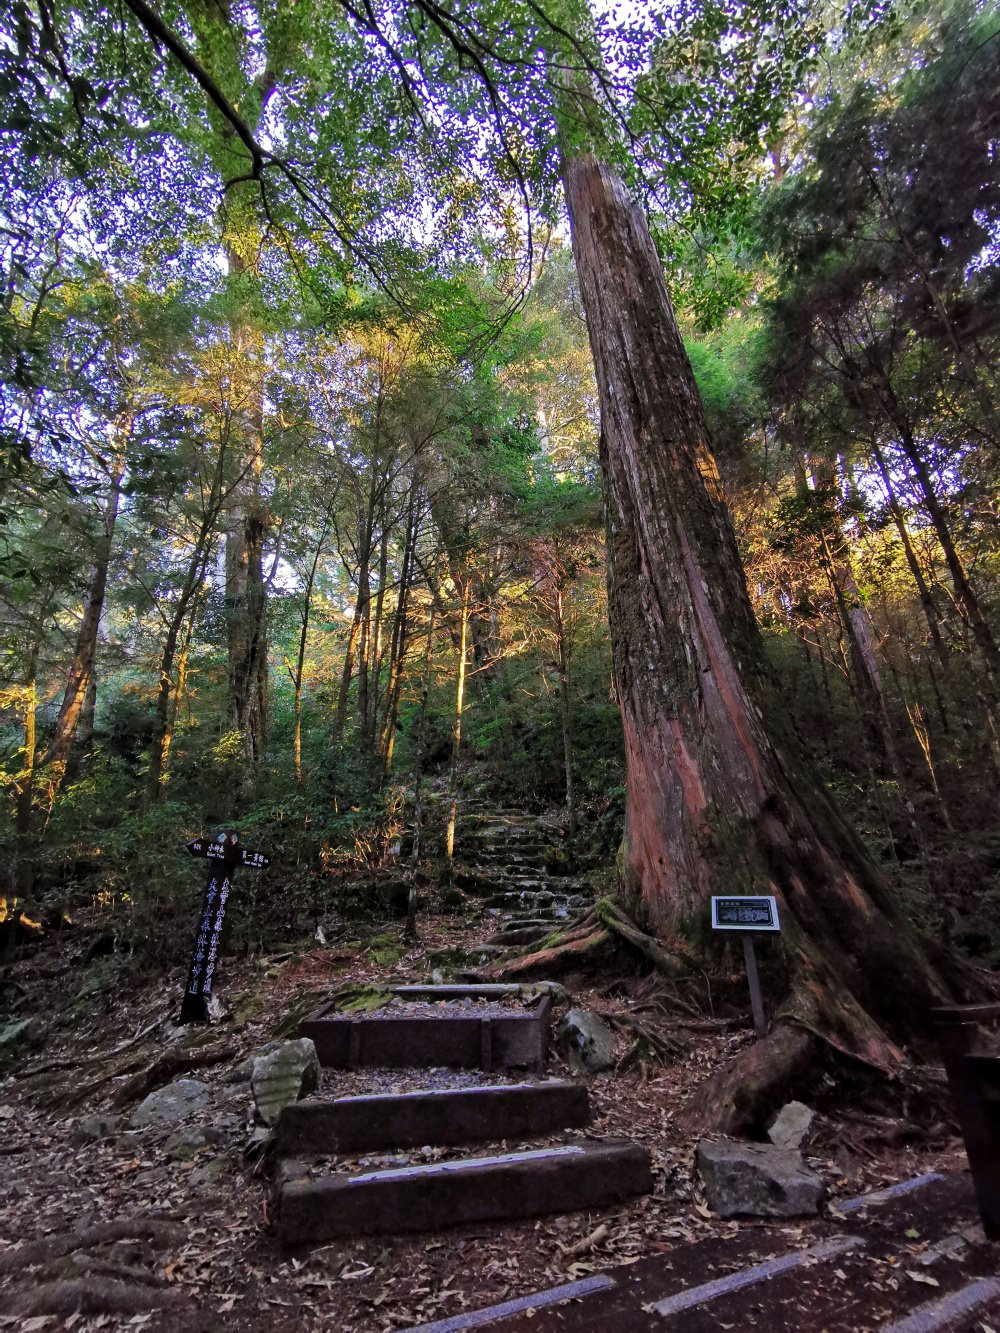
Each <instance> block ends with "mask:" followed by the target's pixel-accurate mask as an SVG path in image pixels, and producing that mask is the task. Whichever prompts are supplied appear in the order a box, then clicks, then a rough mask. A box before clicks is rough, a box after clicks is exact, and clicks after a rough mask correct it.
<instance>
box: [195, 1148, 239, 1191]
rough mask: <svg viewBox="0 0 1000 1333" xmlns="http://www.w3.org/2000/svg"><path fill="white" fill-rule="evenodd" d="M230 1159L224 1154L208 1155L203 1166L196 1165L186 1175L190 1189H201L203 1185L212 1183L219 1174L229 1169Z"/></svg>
mask: <svg viewBox="0 0 1000 1333" xmlns="http://www.w3.org/2000/svg"><path fill="white" fill-rule="evenodd" d="M229 1167H230V1161H229V1158H228V1157H226V1156H225V1155H223V1156H221V1157H210V1158H209V1159H208V1161H207V1162H205V1163H204V1165H203V1166H196V1167H195V1169H194V1170H193V1171H192V1172H191V1174H190V1176H188V1181H189V1182H190V1185H191V1188H192V1189H201V1188H202V1186H203V1185H213V1184H214V1183H215V1182H216V1181H217V1180H218V1179H219V1177H220V1176H224V1175H225V1174H226V1172H227V1171H228V1170H229Z"/></svg>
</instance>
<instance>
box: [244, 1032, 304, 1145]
mask: <svg viewBox="0 0 1000 1333" xmlns="http://www.w3.org/2000/svg"><path fill="white" fill-rule="evenodd" d="M318 1087H319V1059H318V1057H317V1055H316V1047H315V1046H314V1045H313V1044H312V1042H311V1041H310V1040H309V1038H308V1037H300V1038H299V1039H298V1041H285V1042H282V1044H281V1045H280V1046H279V1047H278V1049H277V1050H276V1051H270V1052H268V1054H266V1055H259V1056H258V1057H257V1059H256V1060H255V1061H254V1063H253V1074H252V1075H251V1078H250V1088H251V1091H252V1092H253V1100H254V1105H255V1107H256V1108H257V1119H258V1120H259V1121H260V1122H261V1123H262V1124H264V1125H276V1124H277V1123H278V1116H280V1115H281V1112H282V1110H283V1109H284V1108H285V1107H286V1106H289V1105H291V1103H292V1102H297V1101H298V1100H299V1099H300V1098H302V1097H307V1096H308V1095H309V1093H310V1092H315V1091H316V1089H317V1088H318Z"/></svg>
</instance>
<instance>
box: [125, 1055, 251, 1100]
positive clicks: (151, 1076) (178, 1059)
mask: <svg viewBox="0 0 1000 1333" xmlns="http://www.w3.org/2000/svg"><path fill="white" fill-rule="evenodd" d="M237 1054H238V1048H237V1046H236V1044H235V1043H234V1042H231V1041H224V1042H220V1043H219V1045H218V1046H203V1047H200V1048H198V1047H196V1048H195V1049H194V1050H190V1049H188V1050H171V1051H163V1052H161V1054H160V1055H158V1056H157V1057H156V1059H155V1060H154V1061H153V1063H152V1064H151V1065H149V1066H148V1067H147V1068H146V1069H143V1070H140V1072H139V1073H138V1074H134V1075H133V1076H132V1077H131V1078H130V1079H129V1080H128V1082H127V1083H125V1084H123V1085H122V1087H120V1088H119V1089H118V1091H117V1092H116V1093H115V1096H114V1104H115V1106H128V1105H129V1103H130V1102H134V1101H138V1100H139V1099H140V1098H142V1097H145V1096H147V1094H148V1093H150V1092H154V1091H155V1090H156V1089H157V1088H162V1087H163V1085H164V1084H165V1083H169V1082H170V1081H171V1080H172V1079H174V1078H176V1077H177V1075H178V1074H186V1073H187V1072H188V1070H190V1069H208V1068H210V1067H211V1066H212V1065H221V1064H223V1063H224V1062H225V1061H226V1060H232V1059H233V1058H234V1057H235V1056H236V1055H237Z"/></svg>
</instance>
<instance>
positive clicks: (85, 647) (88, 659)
mask: <svg viewBox="0 0 1000 1333" xmlns="http://www.w3.org/2000/svg"><path fill="white" fill-rule="evenodd" d="M123 471H124V461H123V459H122V458H121V457H119V458H118V459H116V461H115V463H114V465H113V468H112V471H111V475H110V478H109V490H108V497H107V500H106V501H105V505H104V513H103V515H102V521H101V534H100V538H99V539H98V543H97V550H96V552H95V558H94V569H93V573H92V574H91V577H90V586H89V587H88V589H87V597H86V601H85V602H84V607H83V619H82V620H81V622H80V629H79V631H78V633H77V636H76V646H75V648H74V650H73V661H72V663H71V664H70V669H69V677H68V679H67V681H66V689H65V690H64V692H63V699H62V705H61V706H60V709H59V716H58V717H57V718H56V725H55V730H54V731H53V733H52V739H51V741H50V742H49V746H48V750H47V752H46V754H45V758H44V761H43V763H44V764H46V765H50V766H51V781H52V783H53V792H55V791H58V789H59V786H60V784H61V782H62V780H63V777H64V775H65V772H66V765H67V763H68V761H69V753H70V748H71V747H72V745H73V738H74V736H75V735H76V730H77V727H78V725H79V722H80V716H81V713H82V712H83V708H84V704H85V702H86V698H87V691H88V689H89V687H90V682H91V678H92V675H93V671H94V660H95V658H96V656H97V644H98V638H99V634H100V628H101V617H102V615H103V613H104V599H105V595H106V593H107V587H108V569H109V567H110V564H111V550H112V546H113V543H114V536H115V525H116V523H117V521H118V505H119V501H120V498H121V482H122V474H123Z"/></svg>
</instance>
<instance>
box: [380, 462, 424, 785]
mask: <svg viewBox="0 0 1000 1333" xmlns="http://www.w3.org/2000/svg"><path fill="white" fill-rule="evenodd" d="M419 517H420V509H419V496H418V488H417V487H414V488H413V489H412V491H411V492H410V500H409V504H408V506H407V511H406V537H405V539H404V544H403V561H402V565H401V568H400V574H399V592H398V595H397V598H396V614H395V616H394V618H393V623H392V638H391V641H390V645H389V675H388V679H387V681H386V689H385V714H384V717H383V721H382V734H381V736H380V738H379V748H380V751H381V754H382V773H383V776H386V775H388V773H389V770H390V769H391V768H392V751H393V746H394V744H395V741H396V719H397V717H398V714H399V694H400V689H401V687H402V684H403V663H404V661H405V658H406V648H407V639H408V636H409V619H408V610H409V602H410V586H411V583H412V580H413V554H414V549H415V546H416V540H417V524H418V520H419Z"/></svg>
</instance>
